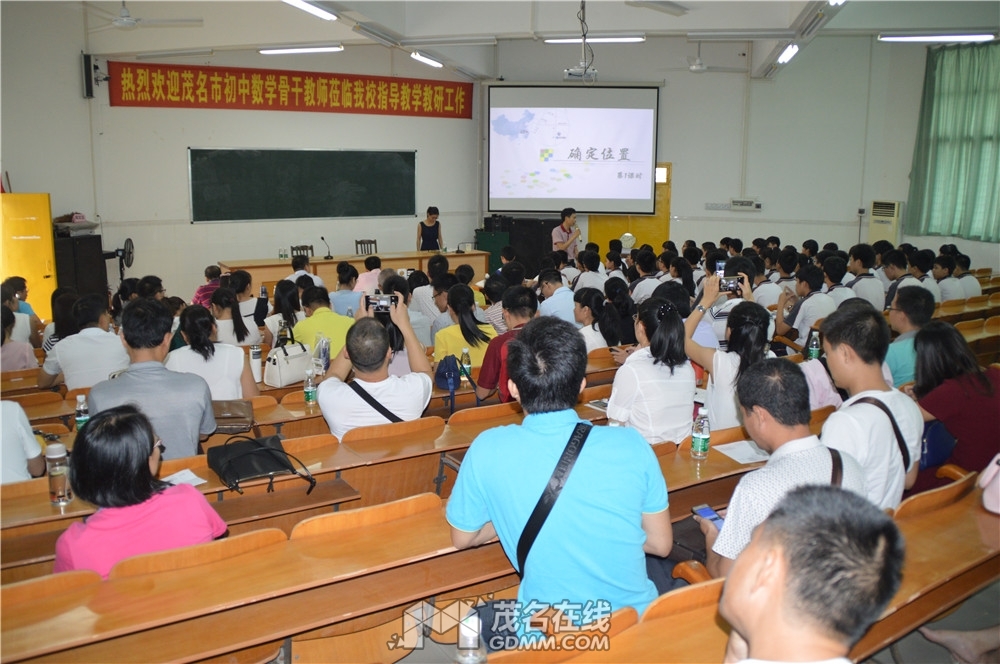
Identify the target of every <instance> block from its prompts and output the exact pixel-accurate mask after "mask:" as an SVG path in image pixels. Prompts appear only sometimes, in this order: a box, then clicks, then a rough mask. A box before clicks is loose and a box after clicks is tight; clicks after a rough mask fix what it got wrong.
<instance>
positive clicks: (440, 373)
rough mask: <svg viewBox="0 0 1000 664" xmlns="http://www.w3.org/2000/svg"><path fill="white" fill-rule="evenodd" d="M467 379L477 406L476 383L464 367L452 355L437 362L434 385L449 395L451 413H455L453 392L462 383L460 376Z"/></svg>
mask: <svg viewBox="0 0 1000 664" xmlns="http://www.w3.org/2000/svg"><path fill="white" fill-rule="evenodd" d="M463 375H464V376H465V377H466V378H468V379H469V385H471V386H472V394H473V396H475V397H476V405H477V406H478V405H479V395H478V394H476V381H474V380H472V375H471V374H470V373H469V372H467V371H466V370H465V367H463V366H462V364H461V363H460V362H459V361H458V358H457V357H455V356H454V355H446V356H445V357H442V358H441V361H440V362H438V366H437V370H436V371H435V372H434V384H435V385H437V386H438V387H440V388H441V389H442V390H448V392H449V393H450V395H451V397H450V398H451V412H452V413H454V412H455V390H457V389H458V387H459V385H461V383H462V376H463Z"/></svg>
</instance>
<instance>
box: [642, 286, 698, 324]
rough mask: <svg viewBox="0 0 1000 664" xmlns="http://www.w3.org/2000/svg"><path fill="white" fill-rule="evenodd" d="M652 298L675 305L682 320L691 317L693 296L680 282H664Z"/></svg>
mask: <svg viewBox="0 0 1000 664" xmlns="http://www.w3.org/2000/svg"><path fill="white" fill-rule="evenodd" d="M650 297H658V298H660V299H663V300H666V301H667V302H670V303H671V304H673V305H674V307H675V308H676V309H677V313H678V314H680V317H681V318H687V317H688V316H690V315H691V296H690V295H689V294H688V292H687V290H686V289H685V288H684V286H683V285H681V283H680V282H679V281H664V282H663V283H662V284H660V285H659V286H657V287H656V290H654V291H653V294H652V295H651V296H650Z"/></svg>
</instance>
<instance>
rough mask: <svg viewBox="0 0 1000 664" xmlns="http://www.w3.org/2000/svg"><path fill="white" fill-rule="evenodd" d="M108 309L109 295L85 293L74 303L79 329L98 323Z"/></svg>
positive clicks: (74, 315)
mask: <svg viewBox="0 0 1000 664" xmlns="http://www.w3.org/2000/svg"><path fill="white" fill-rule="evenodd" d="M107 311H108V298H107V297H105V296H104V295H100V294H98V293H88V294H87V295H84V296H83V297H81V298H80V299H78V300H77V301H76V302H74V303H73V318H74V319H75V320H76V327H77V329H79V330H82V329H83V328H85V327H90V326H92V325H97V324H98V323H99V322H100V320H101V316H102V315H103V314H105V313H107ZM160 341H163V337H160ZM157 345H159V344H157Z"/></svg>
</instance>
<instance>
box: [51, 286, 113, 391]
mask: <svg viewBox="0 0 1000 664" xmlns="http://www.w3.org/2000/svg"><path fill="white" fill-rule="evenodd" d="M73 316H74V317H75V318H76V324H77V326H79V328H80V331H79V332H77V333H76V334H74V335H71V336H68V337H66V338H65V339H60V340H59V343H57V344H56V345H55V346H53V347H52V350H50V351H49V352H48V354H47V355H46V356H45V363H44V364H43V365H42V370H41V371H39V372H38V387H41V388H45V387H50V386H52V385H57V384H59V383H62V382H65V383H66V389H67V390H75V389H77V388H80V387H93V386H94V385H96V384H97V383H99V382H101V381H102V380H107V379H108V377H109V376H110V375H111V374H113V373H116V372H119V371H122V370H124V369H127V368H128V365H129V359H128V353H127V352H126V351H125V346H123V345H122V340H121V339H120V338H118V335H117V334H115V333H113V332H110V331H109V328H110V326H111V314H109V313H108V299H107V298H106V297H104V296H102V295H98V294H97V293H91V294H89V295H84V296H83V297H81V298H80V299H79V300H77V301H76V303H74V304H73Z"/></svg>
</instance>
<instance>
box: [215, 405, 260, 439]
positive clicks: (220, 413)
mask: <svg viewBox="0 0 1000 664" xmlns="http://www.w3.org/2000/svg"><path fill="white" fill-rule="evenodd" d="M212 411H213V413H214V414H215V433H246V432H247V431H250V429H252V428H253V404H251V403H250V402H249V401H243V400H241V399H226V400H222V401H215V400H213V401H212Z"/></svg>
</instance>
